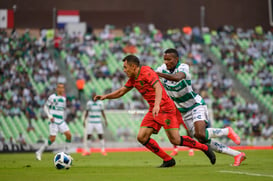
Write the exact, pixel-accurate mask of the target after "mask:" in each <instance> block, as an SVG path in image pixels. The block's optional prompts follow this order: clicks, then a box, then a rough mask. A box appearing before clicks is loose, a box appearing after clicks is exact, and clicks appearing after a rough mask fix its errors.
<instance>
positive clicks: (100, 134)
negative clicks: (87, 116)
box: [95, 123, 107, 156]
mask: <svg viewBox="0 0 273 181" xmlns="http://www.w3.org/2000/svg"><path fill="white" fill-rule="evenodd" d="M95 129H96V131H97V133H98V138H99V140H100V144H101V154H102V155H104V156H106V155H107V153H106V151H105V140H104V131H103V126H102V124H101V123H97V124H96V127H95Z"/></svg>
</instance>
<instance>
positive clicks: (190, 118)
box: [182, 105, 209, 137]
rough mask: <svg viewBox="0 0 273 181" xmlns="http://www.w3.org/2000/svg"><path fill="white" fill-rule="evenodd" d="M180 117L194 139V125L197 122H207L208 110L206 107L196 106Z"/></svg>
mask: <svg viewBox="0 0 273 181" xmlns="http://www.w3.org/2000/svg"><path fill="white" fill-rule="evenodd" d="M182 117H183V121H184V123H185V125H186V126H187V129H188V130H189V133H190V136H191V137H194V134H195V128H194V123H195V122H197V121H206V122H208V120H209V114H208V108H207V106H206V105H200V106H197V107H195V108H193V109H192V110H190V111H188V112H186V113H185V114H182Z"/></svg>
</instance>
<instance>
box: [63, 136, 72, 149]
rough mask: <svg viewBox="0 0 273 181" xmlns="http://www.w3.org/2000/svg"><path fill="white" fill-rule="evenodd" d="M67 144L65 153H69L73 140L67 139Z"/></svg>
mask: <svg viewBox="0 0 273 181" xmlns="http://www.w3.org/2000/svg"><path fill="white" fill-rule="evenodd" d="M65 142H66V144H65V146H64V151H65V152H68V149H69V148H70V146H71V140H68V139H66V140H65Z"/></svg>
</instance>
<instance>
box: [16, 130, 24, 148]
mask: <svg viewBox="0 0 273 181" xmlns="http://www.w3.org/2000/svg"><path fill="white" fill-rule="evenodd" d="M16 142H17V143H18V144H19V146H20V150H21V151H24V150H25V149H24V146H27V142H26V140H25V137H24V136H23V134H22V133H19V135H18V138H17V140H16Z"/></svg>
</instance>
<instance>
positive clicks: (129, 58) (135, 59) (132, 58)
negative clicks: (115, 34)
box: [122, 55, 139, 66]
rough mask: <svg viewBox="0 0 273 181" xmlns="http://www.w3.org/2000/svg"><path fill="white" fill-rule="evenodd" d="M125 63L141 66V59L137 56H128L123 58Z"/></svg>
mask: <svg viewBox="0 0 273 181" xmlns="http://www.w3.org/2000/svg"><path fill="white" fill-rule="evenodd" d="M122 61H123V62H125V61H127V63H128V64H135V65H136V66H139V59H138V57H137V56H135V55H127V56H126V57H124V58H123V60H122Z"/></svg>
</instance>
